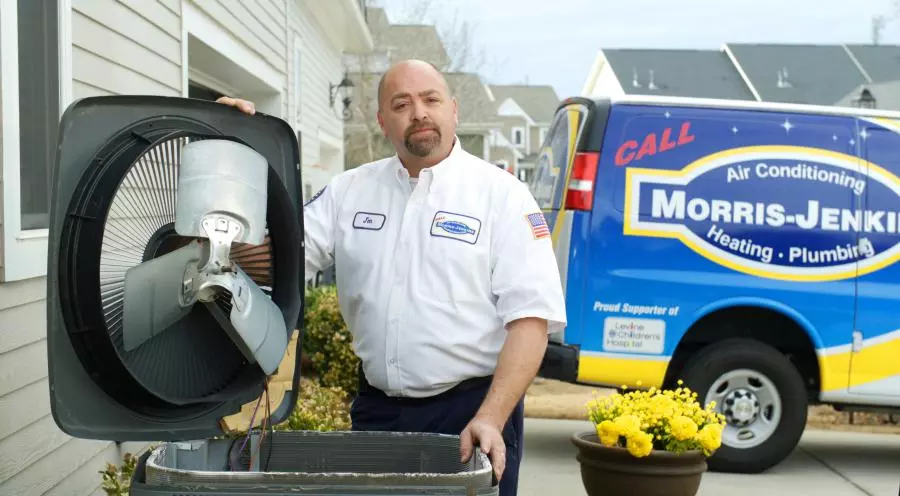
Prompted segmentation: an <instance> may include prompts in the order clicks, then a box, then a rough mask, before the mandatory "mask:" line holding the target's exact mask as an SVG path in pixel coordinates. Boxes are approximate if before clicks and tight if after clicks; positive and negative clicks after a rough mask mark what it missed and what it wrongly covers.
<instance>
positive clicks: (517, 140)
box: [512, 127, 525, 146]
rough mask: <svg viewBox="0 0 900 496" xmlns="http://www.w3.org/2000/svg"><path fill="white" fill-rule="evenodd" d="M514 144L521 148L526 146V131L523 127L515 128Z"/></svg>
mask: <svg viewBox="0 0 900 496" xmlns="http://www.w3.org/2000/svg"><path fill="white" fill-rule="evenodd" d="M512 134H513V136H512V137H513V144H514V145H516V146H521V145H524V144H525V130H524V129H523V128H521V127H514V128H513V133H512Z"/></svg>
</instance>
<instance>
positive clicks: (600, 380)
mask: <svg viewBox="0 0 900 496" xmlns="http://www.w3.org/2000/svg"><path fill="white" fill-rule="evenodd" d="M892 334H895V335H897V337H896V338H895V339H890V340H888V341H884V342H875V343H871V342H870V343H866V344H864V345H863V348H862V350H861V351H859V352H858V353H853V352H851V351H849V349H848V347H847V346H843V347H836V349H840V350H841V351H837V352H829V351H828V350H825V351H824V352H820V353H819V356H818V359H819V369H820V379H821V390H822V392H833V391H846V390H847V388H848V387H849V388H853V387H856V386H861V385H864V384H869V383H874V382H878V381H883V380H885V379H889V378H891V377H900V359H898V357H900V333H892ZM844 350H847V351H844ZM671 358H672V357H659V358H656V359H641V358H632V357H630V356H627V355H593V354H587V353H582V355H581V357H580V358H579V363H578V381H580V382H585V383H597V384H607V385H609V386H611V387H618V386H623V385H624V386H628V387H638V386H639V385H638V382H640V383H641V384H640V387H652V386H656V387H662V385H663V379H665V376H666V369H667V368H668V366H669V362H670V360H671ZM851 366H852V367H853V373H852V375H851ZM892 394H893V393H892Z"/></svg>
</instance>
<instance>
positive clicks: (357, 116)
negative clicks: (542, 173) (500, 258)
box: [344, 8, 559, 180]
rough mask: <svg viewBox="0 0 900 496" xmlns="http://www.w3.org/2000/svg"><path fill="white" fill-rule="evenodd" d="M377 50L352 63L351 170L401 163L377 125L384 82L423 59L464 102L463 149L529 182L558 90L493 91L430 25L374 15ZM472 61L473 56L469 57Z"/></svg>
mask: <svg viewBox="0 0 900 496" xmlns="http://www.w3.org/2000/svg"><path fill="white" fill-rule="evenodd" d="M367 12H368V14H367V22H368V24H369V28H370V29H371V31H372V37H373V39H374V45H375V48H374V49H373V50H371V51H367V52H361V53H347V54H346V55H345V57H344V60H345V64H346V67H347V70H348V73H349V77H350V79H351V80H353V81H354V84H355V86H354V97H353V116H352V118H351V120H350V122H349V123H348V125H347V134H346V138H345V139H346V141H345V149H346V151H347V158H346V163H347V166H348V167H355V166H357V165H360V164H363V163H366V162H370V161H373V160H378V159H380V158H384V157H388V156H390V155H393V153H394V152H393V149H392V148H391V147H390V144H389V143H387V141H386V140H385V139H384V137H383V135H382V132H381V129H380V128H379V126H378V124H377V121H376V113H377V110H378V102H377V88H378V81H379V79H380V78H381V75H382V74H383V73H384V71H385V70H386V69H387V68H388V67H389V66H390V65H391V64H393V63H395V62H397V61H399V60H404V59H421V60H425V61H427V62H430V63H432V64H434V65H435V66H436V67H438V68H439V69H441V70H442V71H443V72H444V74H445V76H446V79H447V84H448V85H449V86H450V91H451V93H453V94H454V95H455V96H456V97H457V100H458V101H459V106H460V109H459V125H458V130H457V134H458V135H459V138H460V141H461V142H462V146H463V148H465V149H466V150H467V151H468V152H470V153H472V154H474V155H476V156H478V157H481V158H483V159H485V160H487V161H489V162H492V163H494V164H496V165H497V166H499V167H503V168H504V169H506V170H508V171H509V172H510V173H513V174H516V175H517V176H518V177H519V178H520V179H522V180H527V179H528V178H530V177H531V171H533V169H534V164H535V162H536V157H537V154H538V152H539V150H540V144H541V142H542V141H543V139H544V136H545V133H546V132H547V129H548V128H549V126H550V121H551V120H552V117H553V114H554V112H555V110H556V107H557V105H558V104H559V98H558V97H557V95H556V93H555V92H554V90H553V88H552V87H550V86H529V85H509V86H501V85H488V84H486V83H485V82H483V80H482V78H481V77H480V76H479V75H478V74H476V73H473V72H467V71H460V70H457V67H458V66H460V65H464V64H463V63H462V61H460V60H459V59H458V58H456V57H454V55H455V54H450V53H448V51H447V46H446V45H445V43H444V42H443V40H442V39H441V37H440V35H439V33H438V31H437V28H436V27H435V26H433V25H430V24H394V23H391V22H390V20H389V19H388V16H387V14H386V13H385V11H384V9H381V8H368V9H367ZM462 55H463V56H465V54H464V53H463V54H462Z"/></svg>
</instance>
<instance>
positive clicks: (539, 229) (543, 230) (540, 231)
mask: <svg viewBox="0 0 900 496" xmlns="http://www.w3.org/2000/svg"><path fill="white" fill-rule="evenodd" d="M526 218H527V219H528V226H529V227H531V234H532V235H534V239H541V238H546V237H548V236H550V228H549V227H548V226H547V221H546V220H545V219H544V214H542V213H540V212H538V213H534V214H528V215H526Z"/></svg>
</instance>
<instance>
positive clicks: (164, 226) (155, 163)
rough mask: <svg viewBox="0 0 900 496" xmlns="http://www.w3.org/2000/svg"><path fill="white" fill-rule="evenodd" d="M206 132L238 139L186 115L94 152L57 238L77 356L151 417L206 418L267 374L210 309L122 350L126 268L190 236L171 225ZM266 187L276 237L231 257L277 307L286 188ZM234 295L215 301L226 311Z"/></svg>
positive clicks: (130, 132)
mask: <svg viewBox="0 0 900 496" xmlns="http://www.w3.org/2000/svg"><path fill="white" fill-rule="evenodd" d="M209 138H215V139H223V138H224V139H234V138H230V137H228V136H223V135H221V134H220V133H218V132H216V130H215V129H212V128H211V127H209V126H207V125H205V124H203V123H199V122H196V121H191V120H182V119H167V118H159V119H153V120H151V121H148V122H142V123H139V124H137V125H135V126H134V127H132V128H130V129H125V130H122V132H120V133H119V134H117V135H116V136H115V137H113V138H112V139H111V140H110V141H109V142H108V143H107V144H106V145H105V146H104V147H103V149H102V150H101V151H100V153H98V154H97V155H96V156H94V157H92V158H91V163H92V168H91V172H92V173H90V174H87V175H85V177H83V179H82V181H81V184H79V187H78V188H77V190H76V194H75V195H74V196H73V200H72V204H71V206H70V208H69V210H68V211H69V215H68V216H67V219H66V225H65V227H64V229H63V235H62V238H61V241H60V242H61V244H62V245H63V246H67V247H69V248H70V249H69V250H65V251H64V253H66V254H67V256H61V257H60V271H59V272H60V282H61V284H60V288H61V301H63V302H68V303H69V304H68V305H66V304H64V305H63V313H64V316H65V318H66V319H67V320H69V321H70V322H73V323H77V325H74V326H71V325H70V326H67V327H68V328H69V329H70V338H71V340H72V342H73V345H74V347H75V349H76V352H77V354H78V356H79V358H80V359H81V361H82V363H83V364H84V365H85V368H86V369H87V370H88V371H89V372H90V373H91V375H92V377H93V378H94V380H95V382H97V383H98V385H99V386H100V387H101V388H103V389H104V390H105V391H106V392H107V393H108V394H109V395H110V396H112V397H113V398H114V399H115V400H116V401H119V402H120V403H122V404H123V405H126V406H128V407H129V408H132V409H134V410H135V411H138V412H140V413H142V414H144V415H147V416H151V417H165V418H170V417H169V415H170V414H171V413H172V412H173V411H177V412H178V413H179V414H181V415H185V416H192V415H200V414H202V413H203V412H205V411H208V410H210V409H212V408H215V407H216V405H217V404H218V403H219V402H221V401H227V400H232V399H235V398H236V397H238V396H240V397H242V398H244V399H249V398H252V397H255V396H254V395H256V394H258V393H259V391H261V385H262V382H263V380H264V378H265V377H264V374H263V373H262V372H261V371H260V370H259V368H258V367H257V366H255V364H250V363H248V362H247V360H246V359H245V358H244V357H243V355H242V354H241V353H240V351H239V350H238V348H237V347H236V346H235V345H234V344H233V343H232V342H231V340H230V339H229V338H228V336H227V335H226V333H225V332H224V330H223V329H221V327H219V325H218V324H217V322H216V321H215V319H214V318H213V317H212V315H211V314H210V313H209V310H207V309H206V308H205V306H203V305H196V306H195V307H194V309H193V310H192V311H191V313H190V314H189V315H188V317H187V318H185V319H184V320H182V321H180V322H179V323H177V324H175V325H174V326H172V327H171V328H169V330H167V331H166V332H164V333H162V334H159V335H158V336H155V337H154V338H153V339H152V340H151V341H149V342H147V343H146V344H145V345H143V346H141V347H139V348H137V349H135V350H132V351H125V349H124V346H123V339H122V336H123V333H122V314H123V303H124V300H123V296H124V277H125V272H126V271H127V270H128V269H129V268H130V267H133V266H136V265H138V264H140V263H141V262H143V261H146V260H149V259H152V258H155V257H158V256H161V255H163V254H165V253H168V252H170V251H173V250H175V249H177V248H179V247H180V246H183V245H184V244H186V243H188V242H189V241H190V240H191V239H193V238H188V237H182V236H179V235H178V234H177V233H175V231H174V228H173V226H174V221H175V217H174V216H175V201H176V194H177V185H178V168H179V163H180V150H181V147H182V146H184V144H186V143H188V142H189V141H193V140H201V139H209ZM273 183H274V184H273ZM269 185H270V195H269V196H270V198H269V205H268V213H267V224H268V227H270V228H272V227H274V228H275V229H272V230H271V231H274V234H273V233H272V232H271V231H270V232H269V233H267V236H266V240H265V243H264V244H263V245H260V246H253V245H248V244H242V243H235V244H234V245H233V247H232V259H233V260H234V261H235V262H237V263H238V264H239V265H240V266H241V268H242V269H244V270H245V272H247V274H248V275H249V276H250V277H251V278H252V279H253V280H254V282H256V283H257V284H258V285H259V286H260V287H261V288H262V289H263V290H264V291H265V292H266V293H267V294H269V295H270V296H271V297H272V298H273V300H274V301H275V302H276V303H278V300H279V296H278V288H277V286H276V281H275V277H274V273H275V271H274V269H275V264H274V258H275V253H276V252H277V245H278V235H277V233H278V225H279V219H278V216H277V215H273V214H272V212H273V210H274V211H275V212H277V210H276V209H273V205H274V206H280V207H282V208H283V207H284V195H286V192H285V190H284V186H283V185H279V184H278V183H277V181H272V180H271V174H270V180H269ZM279 195H281V196H279ZM280 222H281V223H282V224H281V225H283V222H284V220H281V221H280ZM229 296H230V295H227V294H221V295H219V298H218V300H217V304H218V305H219V306H220V307H221V308H222V310H223V311H225V312H226V314H227V312H228V311H230V308H229V304H228V302H229V300H230V298H229ZM291 324H293V323H291Z"/></svg>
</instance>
